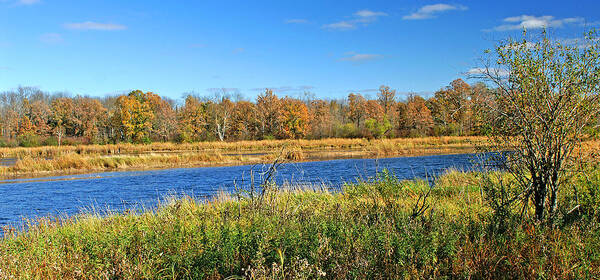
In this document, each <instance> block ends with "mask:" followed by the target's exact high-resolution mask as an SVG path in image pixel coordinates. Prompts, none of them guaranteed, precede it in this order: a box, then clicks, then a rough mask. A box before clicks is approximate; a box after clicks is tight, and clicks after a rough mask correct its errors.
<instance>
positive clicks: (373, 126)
mask: <svg viewBox="0 0 600 280" xmlns="http://www.w3.org/2000/svg"><path fill="white" fill-rule="evenodd" d="M365 128H366V129H367V131H368V132H369V134H370V135H371V136H372V137H375V138H378V139H379V138H382V137H383V135H385V133H386V132H387V131H389V130H390V129H392V124H391V123H390V121H389V120H387V119H383V121H377V120H376V119H367V120H366V121H365Z"/></svg>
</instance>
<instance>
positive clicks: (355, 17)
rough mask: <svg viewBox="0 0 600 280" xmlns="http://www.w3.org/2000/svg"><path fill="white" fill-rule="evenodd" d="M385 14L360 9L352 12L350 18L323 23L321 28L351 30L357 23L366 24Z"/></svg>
mask: <svg viewBox="0 0 600 280" xmlns="http://www.w3.org/2000/svg"><path fill="white" fill-rule="evenodd" d="M383 16H387V14H386V13H384V12H375V11H371V10H360V11H357V12H355V13H354V14H352V19H350V20H343V21H338V22H334V23H329V24H324V25H323V26H321V27H322V28H323V29H329V30H351V29H355V28H356V27H357V26H358V25H359V24H362V25H368V24H369V23H371V22H374V21H376V20H377V19H378V18H379V17H383Z"/></svg>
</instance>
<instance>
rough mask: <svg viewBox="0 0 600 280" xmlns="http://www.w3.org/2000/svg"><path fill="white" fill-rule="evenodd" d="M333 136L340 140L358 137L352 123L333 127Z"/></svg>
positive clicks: (356, 129)
mask: <svg viewBox="0 0 600 280" xmlns="http://www.w3.org/2000/svg"><path fill="white" fill-rule="evenodd" d="M335 136H336V137H342V138H356V137H358V136H359V132H358V128H357V127H356V125H355V124H354V123H346V124H340V125H337V126H336V127H335Z"/></svg>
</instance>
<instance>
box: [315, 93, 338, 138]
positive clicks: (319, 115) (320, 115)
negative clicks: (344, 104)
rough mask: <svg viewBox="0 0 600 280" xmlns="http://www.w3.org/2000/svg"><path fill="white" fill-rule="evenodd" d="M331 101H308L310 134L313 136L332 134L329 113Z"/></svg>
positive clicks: (331, 117) (331, 116)
mask: <svg viewBox="0 0 600 280" xmlns="http://www.w3.org/2000/svg"><path fill="white" fill-rule="evenodd" d="M331 105H332V104H331V103H330V102H327V101H325V100H312V101H311V102H310V107H309V114H310V115H311V116H312V118H311V120H310V125H309V127H310V135H312V137H314V138H324V137H327V136H330V135H332V128H333V118H334V116H333V114H332V113H331Z"/></svg>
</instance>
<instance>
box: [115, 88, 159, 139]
mask: <svg viewBox="0 0 600 280" xmlns="http://www.w3.org/2000/svg"><path fill="white" fill-rule="evenodd" d="M152 95H153V93H151V92H147V93H144V92H143V91H141V90H135V91H132V92H130V93H129V94H128V95H123V96H120V97H119V98H117V103H116V109H115V112H114V119H115V120H116V124H118V125H119V126H120V127H121V129H122V130H123V135H124V137H125V138H126V139H129V140H131V141H133V142H137V143H139V142H143V141H148V139H149V135H150V132H151V131H152V122H153V121H154V113H153V112H152V106H151V103H150V102H149V100H150V99H151V98H152Z"/></svg>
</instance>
